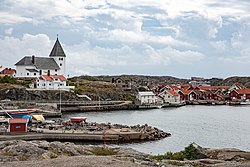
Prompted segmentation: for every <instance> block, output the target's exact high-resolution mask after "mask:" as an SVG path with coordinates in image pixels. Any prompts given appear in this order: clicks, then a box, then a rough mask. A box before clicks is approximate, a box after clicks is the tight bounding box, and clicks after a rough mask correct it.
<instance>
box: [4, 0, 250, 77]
mask: <svg viewBox="0 0 250 167" xmlns="http://www.w3.org/2000/svg"><path fill="white" fill-rule="evenodd" d="M57 34H58V37H59V40H60V42H61V44H62V47H63V49H64V52H65V53H66V55H67V59H66V61H67V62H66V65H67V67H66V70H67V75H68V76H70V77H72V76H80V75H121V74H139V75H157V76H162V75H164V76H175V77H180V78H190V77H192V76H197V77H204V78H211V77H219V78H226V77H230V76H249V73H250V1H249V0H227V1H222V0H158V1H157V0H96V1H93V0H36V1H34V0H11V1H10V0H1V3H0V66H3V68H5V67H11V68H15V66H14V64H15V63H17V62H18V61H19V60H20V59H21V58H23V57H24V56H31V55H35V56H38V57H48V56H49V53H50V51H51V49H52V47H53V45H54V43H55V40H56V38H57Z"/></svg>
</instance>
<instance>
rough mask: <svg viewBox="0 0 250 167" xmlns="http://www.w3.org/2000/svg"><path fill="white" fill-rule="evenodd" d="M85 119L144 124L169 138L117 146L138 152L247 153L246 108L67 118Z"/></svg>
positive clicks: (249, 109) (249, 110)
mask: <svg viewBox="0 0 250 167" xmlns="http://www.w3.org/2000/svg"><path fill="white" fill-rule="evenodd" d="M71 116H86V117H88V121H89V122H111V123H119V124H126V125H137V124H146V123H147V124H148V125H151V126H155V127H157V128H159V129H162V130H164V131H166V132H170V133H171V134H172V136H171V137H168V138H165V139H162V140H158V141H153V142H144V143H134V144H121V145H120V146H127V147H131V148H134V149H136V150H138V151H141V152H145V153H152V154H162V153H165V152H167V151H172V152H175V151H180V150H182V149H183V148H184V147H186V146H187V145H188V144H190V143H191V142H195V143H197V144H199V145H201V146H203V147H213V148H215V147H216V148H222V147H223V148H225V147H230V148H231V147H234V148H239V149H243V150H248V151H250V130H249V128H250V106H240V107H235V106H183V107H180V108H162V109H153V110H122V111H110V112H88V113H74V114H70V115H69V114H67V115H64V116H63V117H64V118H65V119H66V118H69V117H71Z"/></svg>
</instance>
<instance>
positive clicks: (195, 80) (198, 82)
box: [189, 77, 210, 86]
mask: <svg viewBox="0 0 250 167" xmlns="http://www.w3.org/2000/svg"><path fill="white" fill-rule="evenodd" d="M189 84H190V85H192V86H210V82H209V81H207V80H206V79H204V78H201V77H191V81H189Z"/></svg>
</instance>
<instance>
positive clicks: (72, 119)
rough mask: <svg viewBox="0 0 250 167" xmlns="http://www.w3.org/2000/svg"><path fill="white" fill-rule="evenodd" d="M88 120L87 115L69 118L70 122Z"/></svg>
mask: <svg viewBox="0 0 250 167" xmlns="http://www.w3.org/2000/svg"><path fill="white" fill-rule="evenodd" d="M86 120H87V117H71V118H70V119H69V121H70V122H83V121H84V122H85V121H86Z"/></svg>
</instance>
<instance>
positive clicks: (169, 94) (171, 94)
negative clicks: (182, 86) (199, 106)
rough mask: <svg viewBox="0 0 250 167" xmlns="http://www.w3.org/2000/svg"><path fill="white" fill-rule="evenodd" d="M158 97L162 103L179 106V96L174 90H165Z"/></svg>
mask: <svg viewBox="0 0 250 167" xmlns="http://www.w3.org/2000/svg"><path fill="white" fill-rule="evenodd" d="M158 96H160V97H162V99H163V101H164V103H169V104H180V103H181V96H180V94H178V93H177V92H175V91H174V90H167V89H165V90H164V91H162V92H161V93H159V94H158Z"/></svg>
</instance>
